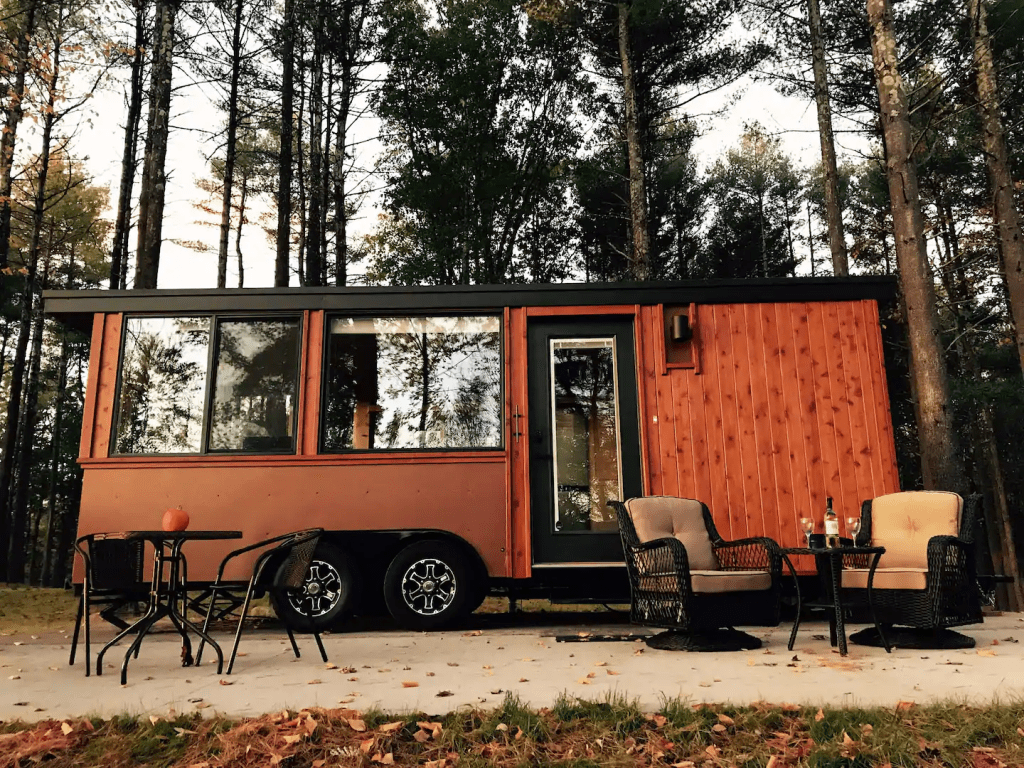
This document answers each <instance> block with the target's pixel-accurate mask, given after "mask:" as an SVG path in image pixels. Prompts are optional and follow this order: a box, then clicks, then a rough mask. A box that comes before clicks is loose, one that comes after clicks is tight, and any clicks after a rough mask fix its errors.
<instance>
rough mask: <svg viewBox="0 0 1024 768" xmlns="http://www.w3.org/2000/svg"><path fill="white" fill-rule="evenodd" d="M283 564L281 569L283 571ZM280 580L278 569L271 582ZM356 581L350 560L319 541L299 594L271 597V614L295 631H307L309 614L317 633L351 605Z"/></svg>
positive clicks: (331, 545) (340, 551) (327, 627)
mask: <svg viewBox="0 0 1024 768" xmlns="http://www.w3.org/2000/svg"><path fill="white" fill-rule="evenodd" d="M283 567H284V566H283V564H282V566H281V568H283ZM279 578H281V572H280V568H279V569H278V573H277V574H275V576H274V579H275V581H276V580H277V579H279ZM355 589H356V581H355V571H354V568H353V565H352V562H351V558H350V557H349V556H348V555H346V554H345V553H344V552H343V551H342V550H340V549H339V548H338V547H336V546H334V545H333V544H330V543H328V542H325V541H321V542H320V543H319V544H318V545H317V548H316V552H315V553H314V555H313V561H312V563H310V566H309V571H308V573H307V574H306V581H305V583H304V584H303V594H302V595H301V596H298V597H291V596H289V597H287V598H276V597H275V598H274V599H273V603H274V612H275V613H276V614H277V616H278V618H280V619H281V621H283V622H284V623H285V624H287V625H288V626H289V627H291V628H292V630H294V631H296V632H309V615H310V612H312V616H313V625H314V626H315V627H316V629H317V631H318V632H323V631H324V630H326V629H330V628H331V627H332V626H334V625H335V624H336V623H337V622H338V621H339V620H340V619H341V617H342V616H344V615H345V613H346V612H347V611H348V610H349V608H350V607H351V606H352V604H353V598H354V595H355Z"/></svg>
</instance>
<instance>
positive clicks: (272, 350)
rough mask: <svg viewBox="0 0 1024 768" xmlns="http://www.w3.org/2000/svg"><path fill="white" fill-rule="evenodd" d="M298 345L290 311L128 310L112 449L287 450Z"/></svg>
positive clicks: (122, 451)
mask: <svg viewBox="0 0 1024 768" xmlns="http://www.w3.org/2000/svg"><path fill="white" fill-rule="evenodd" d="M211 339H215V348H214V350H213V352H214V354H213V355H212V357H211V355H210V351H211V350H210V345H211ZM299 348H300V326H299V320H298V318H280V319H279V318H274V319H269V320H251V319H219V318H210V317H129V318H128V319H127V320H126V321H125V340H124V352H123V355H122V358H121V385H120V395H119V398H118V407H117V421H116V424H115V431H114V453H119V454H168V453H204V452H207V451H209V452H224V451H245V452H252V453H278V452H290V451H294V450H295V409H296V403H297V397H298V374H299ZM211 366H212V371H211ZM211 382H212V392H210V394H209V397H207V390H208V389H209V388H210V387H209V384H210V383H211Z"/></svg>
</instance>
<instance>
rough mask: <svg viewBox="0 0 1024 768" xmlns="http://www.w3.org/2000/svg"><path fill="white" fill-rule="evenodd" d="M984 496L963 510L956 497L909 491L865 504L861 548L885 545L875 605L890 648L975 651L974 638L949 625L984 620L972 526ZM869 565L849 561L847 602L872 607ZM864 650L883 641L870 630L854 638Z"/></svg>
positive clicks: (971, 500) (845, 587)
mask: <svg viewBox="0 0 1024 768" xmlns="http://www.w3.org/2000/svg"><path fill="white" fill-rule="evenodd" d="M978 501H979V497H977V496H971V497H970V498H969V499H968V503H967V504H966V505H965V504H964V500H963V499H962V498H961V497H960V496H959V495H957V494H955V493H948V492H945V491H905V492H902V493H891V494H888V495H886V496H879V497H877V498H875V499H869V500H867V501H865V502H864V504H863V506H862V509H861V530H860V533H859V534H858V536H857V543H859V544H868V543H870V544H871V546H882V547H885V550H886V551H885V554H884V555H882V557H881V559H880V560H879V562H878V569H877V570H876V571H875V580H874V584H873V590H872V591H873V595H872V602H873V603H874V608H875V614H876V615H877V617H878V621H879V623H880V624H881V625H882V630H883V631H884V632H885V635H886V637H887V638H888V639H889V641H890V643H891V644H892V645H894V646H896V647H903V648H973V647H974V639H973V638H971V637H967V636H966V635H963V634H961V633H959V632H953V631H951V630H950V629H949V627H957V626H963V625H965V624H977V623H980V622H981V621H982V613H981V594H980V592H979V589H978V582H977V574H976V568H975V554H974V552H975V547H974V541H973V539H974V527H975V522H976V509H977V504H978ZM867 573H868V572H867V568H866V563H863V562H860V561H858V560H857V559H856V557H853V558H848V562H846V563H844V570H843V581H842V587H843V597H844V602H845V603H846V604H847V605H848V606H850V607H856V606H863V605H866V604H867ZM850 640H852V641H853V642H858V643H861V644H863V645H877V644H880V641H879V640H878V638H877V632H875V630H874V629H873V628H872V629H870V630H863V631H862V632H858V633H857V634H855V635H851V637H850Z"/></svg>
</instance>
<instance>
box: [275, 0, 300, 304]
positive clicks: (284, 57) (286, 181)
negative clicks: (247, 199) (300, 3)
mask: <svg viewBox="0 0 1024 768" xmlns="http://www.w3.org/2000/svg"><path fill="white" fill-rule="evenodd" d="M283 22H284V23H283V26H282V28H281V149H280V152H279V154H278V160H277V174H278V184H277V258H276V259H275V261H274V286H275V287H277V288H287V287H288V267H289V261H290V260H291V259H290V257H291V242H292V141H293V139H292V121H293V120H294V119H295V112H294V106H293V103H292V102H293V101H294V100H295V0H284V19H283ZM299 258H300V259H301V258H302V257H301V254H300V256H299Z"/></svg>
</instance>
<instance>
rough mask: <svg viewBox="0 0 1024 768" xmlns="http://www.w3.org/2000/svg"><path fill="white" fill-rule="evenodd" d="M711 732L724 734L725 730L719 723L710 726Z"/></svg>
mask: <svg viewBox="0 0 1024 768" xmlns="http://www.w3.org/2000/svg"><path fill="white" fill-rule="evenodd" d="M711 730H712V731H714V732H715V733H725V731H726V730H727V729H726V727H725V726H724V725H722V724H721V723H715V724H714V725H712V726H711Z"/></svg>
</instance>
